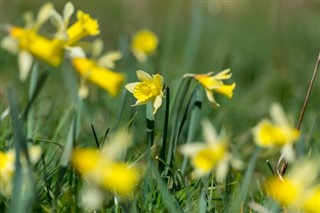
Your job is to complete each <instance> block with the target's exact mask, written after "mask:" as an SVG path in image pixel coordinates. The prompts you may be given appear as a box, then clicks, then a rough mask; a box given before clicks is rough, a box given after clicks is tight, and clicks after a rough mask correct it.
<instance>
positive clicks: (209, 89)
mask: <svg viewBox="0 0 320 213" xmlns="http://www.w3.org/2000/svg"><path fill="white" fill-rule="evenodd" d="M184 77H191V78H194V79H195V80H197V81H198V82H199V83H200V84H201V86H202V87H203V88H204V89H205V91H206V95H207V98H208V100H209V101H210V102H211V103H212V105H213V106H214V107H219V106H220V105H219V104H218V103H217V102H216V100H215V98H214V93H219V94H222V95H224V96H226V97H228V98H232V95H233V90H234V88H235V86H236V84H235V83H232V84H230V85H226V84H224V82H223V80H226V79H230V78H231V73H230V69H226V70H223V71H221V72H219V73H218V74H216V75H213V73H212V72H209V73H207V74H185V75H184Z"/></svg>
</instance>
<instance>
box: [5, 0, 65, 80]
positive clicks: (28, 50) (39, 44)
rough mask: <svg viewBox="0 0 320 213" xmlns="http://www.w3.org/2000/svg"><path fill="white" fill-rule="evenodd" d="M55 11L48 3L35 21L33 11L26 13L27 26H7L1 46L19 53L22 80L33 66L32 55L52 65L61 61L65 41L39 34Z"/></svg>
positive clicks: (41, 9) (56, 64)
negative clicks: (6, 34) (6, 32)
mask: <svg viewBox="0 0 320 213" xmlns="http://www.w3.org/2000/svg"><path fill="white" fill-rule="evenodd" d="M53 11H54V8H53V5H52V4H50V3H47V4H45V5H43V6H42V7H41V8H40V10H39V12H38V15H37V19H36V21H33V16H32V14H31V13H27V14H26V15H25V18H26V21H27V23H26V27H25V28H21V27H14V26H8V27H7V31H8V33H9V35H8V36H6V37H5V38H4V39H3V40H2V41H1V46H2V47H3V48H4V49H6V50H8V51H9V52H11V53H13V54H18V64H19V68H20V79H21V80H22V81H24V80H26V78H27V76H28V73H29V70H30V68H31V66H32V61H33V59H32V56H35V57H36V58H39V59H41V60H43V61H44V62H46V63H48V64H50V65H52V66H58V65H59V64H60V63H61V60H62V57H63V46H64V42H63V41H61V40H59V39H53V40H49V39H47V38H45V37H43V36H41V35H39V34H38V31H39V29H40V27H41V26H42V25H43V24H44V23H45V22H46V21H47V20H48V19H49V18H50V17H51V15H52V13H53Z"/></svg>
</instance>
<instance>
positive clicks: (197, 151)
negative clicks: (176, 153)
mask: <svg viewBox="0 0 320 213" xmlns="http://www.w3.org/2000/svg"><path fill="white" fill-rule="evenodd" d="M202 126H203V135H204V139H205V143H203V142H194V143H190V144H186V145H182V146H180V152H181V153H182V154H184V155H186V156H189V157H190V158H191V164H192V166H193V167H194V169H195V170H194V171H195V175H196V177H197V178H199V177H202V176H205V175H207V174H209V173H210V172H211V171H212V170H213V169H215V171H216V178H217V181H219V182H221V181H223V180H224V178H225V176H226V174H227V172H228V164H229V163H231V164H232V165H233V166H234V167H236V168H240V167H242V162H241V161H240V160H237V159H235V158H234V157H232V155H231V153H229V151H228V147H227V146H228V138H227V137H226V135H225V134H223V133H222V134H220V135H217V132H216V130H215V128H214V127H213V126H212V125H211V123H210V122H209V121H208V120H204V121H203V123H202Z"/></svg>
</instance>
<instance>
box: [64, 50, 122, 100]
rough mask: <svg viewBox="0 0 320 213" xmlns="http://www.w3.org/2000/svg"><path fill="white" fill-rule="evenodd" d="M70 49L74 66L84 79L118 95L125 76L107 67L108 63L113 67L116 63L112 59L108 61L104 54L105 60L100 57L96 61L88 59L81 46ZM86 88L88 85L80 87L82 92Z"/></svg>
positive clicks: (111, 93) (113, 94)
mask: <svg viewBox="0 0 320 213" xmlns="http://www.w3.org/2000/svg"><path fill="white" fill-rule="evenodd" d="M69 50H70V56H71V62H72V64H73V67H74V69H75V70H76V71H77V72H78V73H79V74H80V75H81V77H82V79H83V80H88V81H90V82H92V83H94V84H96V85H98V86H99V87H101V88H103V89H105V90H106V91H108V93H109V94H110V95H111V96H116V95H117V94H118V93H119V92H120V90H121V87H122V84H123V82H124V80H125V76H124V74H122V73H117V72H115V71H112V70H110V69H109V68H107V65H110V64H111V66H112V67H113V66H114V64H113V61H111V60H110V61H107V56H106V55H104V56H102V57H104V60H102V58H100V59H98V60H97V61H96V60H93V59H87V58H86V57H85V55H84V52H83V50H82V49H81V48H78V47H76V48H69ZM112 59H114V58H112ZM116 59H118V58H116ZM85 88H86V87H84V88H81V87H80V92H81V89H84V90H85ZM84 93H86V91H84ZM84 97H85V95H84Z"/></svg>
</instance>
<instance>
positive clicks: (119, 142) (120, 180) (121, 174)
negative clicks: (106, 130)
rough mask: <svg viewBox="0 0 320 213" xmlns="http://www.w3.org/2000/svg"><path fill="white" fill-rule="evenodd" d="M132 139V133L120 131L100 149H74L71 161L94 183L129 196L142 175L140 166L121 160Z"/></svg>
mask: <svg viewBox="0 0 320 213" xmlns="http://www.w3.org/2000/svg"><path fill="white" fill-rule="evenodd" d="M130 140H131V137H130V135H129V136H127V135H123V134H120V133H119V132H118V133H117V134H114V135H112V136H111V137H110V143H108V144H107V145H105V146H104V147H102V148H101V149H100V150H96V149H92V148H81V149H76V150H74V151H73V154H72V159H71V163H72V165H73V167H74V168H75V169H76V170H78V171H79V172H80V173H81V174H82V175H84V176H85V177H86V178H87V179H88V180H89V181H91V182H92V183H94V184H96V185H99V186H101V187H103V188H104V189H107V190H110V191H112V192H114V193H118V194H119V195H121V196H127V195H129V194H130V193H131V192H133V190H134V188H135V187H136V185H137V184H138V182H139V180H140V176H141V175H140V171H139V170H138V168H136V167H134V166H132V165H129V164H127V163H124V162H121V161H120V160H119V158H121V155H122V153H123V152H125V151H126V148H127V146H129V145H130ZM84 159H85V160H84Z"/></svg>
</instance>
